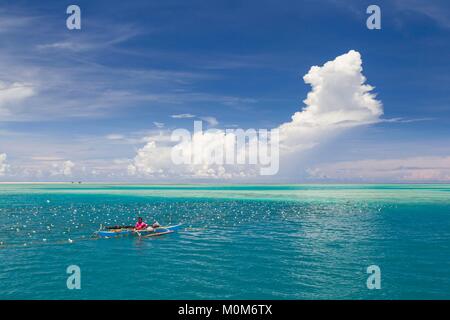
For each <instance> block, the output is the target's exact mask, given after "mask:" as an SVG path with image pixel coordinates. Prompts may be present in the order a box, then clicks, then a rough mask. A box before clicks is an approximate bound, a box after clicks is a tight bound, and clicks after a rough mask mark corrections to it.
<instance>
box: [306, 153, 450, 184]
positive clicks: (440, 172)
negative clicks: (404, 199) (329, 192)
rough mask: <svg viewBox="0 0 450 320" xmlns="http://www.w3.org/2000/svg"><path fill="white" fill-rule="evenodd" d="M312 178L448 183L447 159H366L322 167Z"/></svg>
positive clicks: (449, 168)
mask: <svg viewBox="0 0 450 320" xmlns="http://www.w3.org/2000/svg"><path fill="white" fill-rule="evenodd" d="M308 172H309V175H310V177H311V178H315V179H323V180H340V181H345V180H347V181H355V180H362V181H450V156H446V157H430V156H425V157H410V158H399V159H382V160H378V159H368V160H357V161H343V162H338V163H332V164H324V165H321V166H317V167H314V168H310V169H309V170H308Z"/></svg>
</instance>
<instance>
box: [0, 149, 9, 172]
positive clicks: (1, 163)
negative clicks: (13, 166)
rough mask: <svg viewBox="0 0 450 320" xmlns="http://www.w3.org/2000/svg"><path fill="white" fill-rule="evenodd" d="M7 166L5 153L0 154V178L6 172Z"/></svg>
mask: <svg viewBox="0 0 450 320" xmlns="http://www.w3.org/2000/svg"><path fill="white" fill-rule="evenodd" d="M8 167H9V166H8V164H7V163H6V153H0V176H4V175H5V173H6V171H7V170H8Z"/></svg>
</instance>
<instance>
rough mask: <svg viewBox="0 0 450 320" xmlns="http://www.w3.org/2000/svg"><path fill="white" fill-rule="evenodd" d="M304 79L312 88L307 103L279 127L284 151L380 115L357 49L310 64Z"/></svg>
mask: <svg viewBox="0 0 450 320" xmlns="http://www.w3.org/2000/svg"><path fill="white" fill-rule="evenodd" d="M303 79H304V81H305V83H307V84H310V85H311V87H312V89H311V91H310V92H309V93H308V95H307V97H306V99H305V100H304V101H303V102H304V103H305V105H306V106H305V107H304V108H303V109H302V110H301V111H298V112H296V113H295V114H294V115H293V116H292V120H291V121H290V122H287V123H284V124H282V125H281V126H280V127H279V129H280V142H281V145H282V146H283V147H284V149H285V151H297V150H304V149H308V148H311V147H312V146H315V145H317V144H318V143H320V141H321V140H322V139H324V138H327V137H328V136H330V135H331V134H333V135H334V134H336V133H337V132H339V131H340V130H342V129H346V128H350V127H354V126H359V125H364V124H370V123H375V122H377V121H379V117H380V116H381V115H382V114H383V108H382V105H381V102H380V101H378V100H376V99H375V95H374V94H372V93H370V92H371V91H372V89H373V87H371V86H370V85H367V84H365V81H366V78H365V77H364V76H363V74H362V60H361V55H360V54H359V52H356V51H354V50H350V51H349V52H348V53H346V54H343V55H341V56H338V57H337V58H336V59H334V60H332V61H328V62H327V63H325V64H324V65H323V66H321V67H319V66H313V67H311V69H310V70H309V72H308V73H307V74H306V75H305V76H304V77H303Z"/></svg>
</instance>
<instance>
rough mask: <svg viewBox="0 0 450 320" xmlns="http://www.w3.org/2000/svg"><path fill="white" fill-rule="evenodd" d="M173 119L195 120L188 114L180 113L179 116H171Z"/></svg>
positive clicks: (193, 116)
mask: <svg viewBox="0 0 450 320" xmlns="http://www.w3.org/2000/svg"><path fill="white" fill-rule="evenodd" d="M171 117H172V118H174V119H189V118H195V115H193V114H190V113H181V114H173V115H171Z"/></svg>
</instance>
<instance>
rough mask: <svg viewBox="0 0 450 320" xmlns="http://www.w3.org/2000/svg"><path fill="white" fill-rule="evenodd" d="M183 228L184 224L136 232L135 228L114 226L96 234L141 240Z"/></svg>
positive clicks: (104, 236) (104, 228) (103, 228)
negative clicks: (133, 237) (134, 236)
mask: <svg viewBox="0 0 450 320" xmlns="http://www.w3.org/2000/svg"><path fill="white" fill-rule="evenodd" d="M181 228H182V224H177V225H173V226H167V227H157V228H151V229H150V230H147V229H144V230H135V229H134V227H133V226H113V227H102V226H100V230H98V231H96V232H95V234H96V235H97V237H99V238H117V237H122V236H129V235H136V236H138V237H139V238H147V237H155V236H162V235H164V234H168V233H173V232H175V231H177V230H179V229H181Z"/></svg>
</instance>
